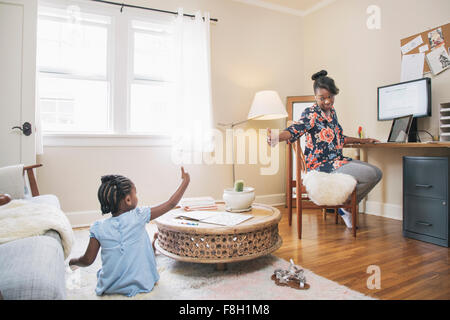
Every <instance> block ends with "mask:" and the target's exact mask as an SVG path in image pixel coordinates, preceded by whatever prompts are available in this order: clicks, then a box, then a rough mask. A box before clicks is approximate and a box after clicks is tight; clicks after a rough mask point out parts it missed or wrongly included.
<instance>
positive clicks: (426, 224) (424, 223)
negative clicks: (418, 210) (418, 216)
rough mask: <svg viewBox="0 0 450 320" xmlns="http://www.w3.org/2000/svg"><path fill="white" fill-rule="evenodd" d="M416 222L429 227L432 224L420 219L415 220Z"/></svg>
mask: <svg viewBox="0 0 450 320" xmlns="http://www.w3.org/2000/svg"><path fill="white" fill-rule="evenodd" d="M416 223H417V224H421V225H423V226H427V227H431V226H432V224H431V223H426V222H422V221H416Z"/></svg>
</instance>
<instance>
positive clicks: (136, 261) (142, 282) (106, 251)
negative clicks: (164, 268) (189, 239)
mask: <svg viewBox="0 0 450 320" xmlns="http://www.w3.org/2000/svg"><path fill="white" fill-rule="evenodd" d="M149 221H150V208H149V207H137V208H135V209H133V210H131V211H127V212H124V213H122V214H121V215H119V216H117V217H110V218H108V219H105V220H100V221H96V222H95V223H94V224H92V226H91V228H90V237H94V238H95V239H97V240H98V241H99V242H100V245H101V257H102V268H101V269H100V270H98V272H97V287H96V289H95V293H96V294H97V295H102V294H123V295H126V296H128V297H132V296H134V295H136V294H138V293H141V292H149V291H151V290H152V289H153V286H154V285H155V283H156V282H157V281H158V280H159V274H158V271H157V270H156V261H155V254H154V253H153V248H152V244H151V242H150V239H149V237H148V234H147V231H146V230H145V225H146V223H148V222H149Z"/></svg>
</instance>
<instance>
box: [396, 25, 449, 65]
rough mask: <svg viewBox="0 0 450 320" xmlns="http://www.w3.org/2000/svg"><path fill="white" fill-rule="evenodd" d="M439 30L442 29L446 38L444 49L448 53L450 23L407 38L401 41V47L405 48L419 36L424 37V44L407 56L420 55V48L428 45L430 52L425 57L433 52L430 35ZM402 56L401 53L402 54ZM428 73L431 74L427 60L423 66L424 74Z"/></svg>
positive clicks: (426, 52)
mask: <svg viewBox="0 0 450 320" xmlns="http://www.w3.org/2000/svg"><path fill="white" fill-rule="evenodd" d="M437 28H441V29H442V36H443V38H444V47H445V50H447V52H448V48H449V47H450V23H447V24H444V25H442V26H437V27H435V28H432V29H429V30H427V31H424V32H421V33H416V34H415V35H412V36H409V37H407V38H404V39H401V40H400V47H402V46H404V45H405V44H407V43H408V42H409V41H411V40H413V39H414V38H416V37H417V36H418V35H420V36H422V41H423V43H422V44H421V45H420V46H418V47H417V48H414V49H413V50H411V51H408V52H407V53H406V54H407V55H408V54H413V53H419V48H420V47H421V46H423V45H425V44H427V45H428V50H427V51H425V56H426V55H427V54H428V53H430V52H431V45H430V41H429V40H428V33H429V32H430V31H433V30H436V29H437ZM400 54H401V53H400ZM426 72H430V68H429V66H428V63H427V61H426V59H425V63H424V66H423V73H426Z"/></svg>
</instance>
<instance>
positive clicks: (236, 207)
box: [223, 187, 255, 211]
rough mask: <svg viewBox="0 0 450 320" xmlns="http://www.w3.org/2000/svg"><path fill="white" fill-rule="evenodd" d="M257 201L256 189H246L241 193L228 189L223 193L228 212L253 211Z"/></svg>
mask: <svg viewBox="0 0 450 320" xmlns="http://www.w3.org/2000/svg"><path fill="white" fill-rule="evenodd" d="M254 200H255V188H252V187H244V190H243V191H241V192H238V191H234V188H228V189H225V190H224V191H223V201H225V209H226V210H227V211H246V210H251V205H252V203H253V201H254Z"/></svg>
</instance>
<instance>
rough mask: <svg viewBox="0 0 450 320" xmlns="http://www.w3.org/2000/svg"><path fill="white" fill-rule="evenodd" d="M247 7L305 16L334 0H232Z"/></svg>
mask: <svg viewBox="0 0 450 320" xmlns="http://www.w3.org/2000/svg"><path fill="white" fill-rule="evenodd" d="M234 1H237V2H242V3H245V4H248V5H254V6H257V7H263V8H266V9H271V10H275V11H280V12H284V13H289V14H293V15H297V16H305V15H307V14H309V13H311V12H314V11H316V10H318V9H320V8H323V7H325V6H327V5H329V4H330V3H332V2H334V1H335V0H234Z"/></svg>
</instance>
